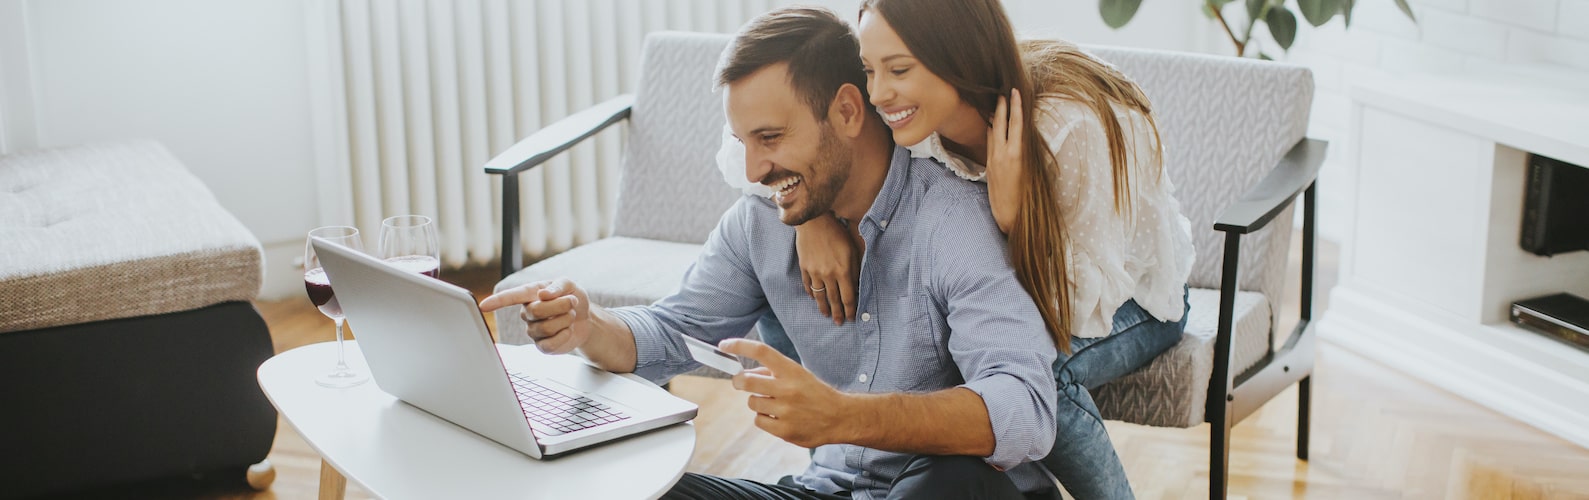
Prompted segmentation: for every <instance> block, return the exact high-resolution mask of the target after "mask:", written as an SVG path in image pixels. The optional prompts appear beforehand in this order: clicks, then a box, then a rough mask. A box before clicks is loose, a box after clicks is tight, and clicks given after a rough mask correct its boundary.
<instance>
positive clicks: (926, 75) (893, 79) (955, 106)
mask: <svg viewBox="0 0 1589 500" xmlns="http://www.w3.org/2000/svg"><path fill="white" fill-rule="evenodd" d="M859 28H860V33H859V34H860V41H861V62H862V64H863V65H864V68H865V70H866V90H867V93H869V94H870V95H871V99H872V105H874V106H877V113H878V114H879V115H882V117H883V123H885V124H887V125H888V127H889V128H890V129H892V130H893V133H894V143H896V144H899V145H902V146H910V145H914V144H916V143H919V142H921V141H923V140H926V139H927V136H929V135H932V133H933V132H935V131H939V129H940V128H941V127H942V126H943V125H944V124H945V123H946V122H948V121H949V120H950V118H952V117H955V116H956V115H957V114H960V113H963V112H964V111H966V110H962V109H960V108H962V107H964V108H967V109H968V110H970V111H971V113H975V110H974V109H970V108H971V107H970V105H969V104H967V103H965V102H964V101H962V100H960V93H959V92H958V91H956V90H955V88H954V86H953V85H950V84H949V82H946V81H944V80H943V79H942V78H939V77H938V75H935V74H933V73H932V72H931V71H928V70H927V67H926V66H924V65H922V64H921V62H920V61H918V60H917V59H916V57H915V56H914V55H913V54H911V52H910V49H909V48H907V47H906V46H905V41H904V40H901V39H900V38H899V34H898V33H896V32H894V28H893V27H892V26H889V24H888V20H886V19H883V16H882V15H880V14H878V13H877V12H876V11H871V10H869V11H866V12H864V13H862V14H861V23H860V26H859ZM973 116H974V115H973Z"/></svg>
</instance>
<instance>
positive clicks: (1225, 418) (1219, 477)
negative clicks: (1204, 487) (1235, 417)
mask: <svg viewBox="0 0 1589 500" xmlns="http://www.w3.org/2000/svg"><path fill="white" fill-rule="evenodd" d="M1227 408H1228V407H1227ZM1229 418H1230V412H1229V411H1228V410H1227V411H1225V412H1223V413H1220V414H1217V415H1214V418H1213V419H1210V420H1209V423H1210V424H1212V425H1211V426H1210V429H1209V441H1208V452H1209V453H1208V498H1210V499H1214V498H1225V497H1226V495H1227V494H1228V493H1227V492H1228V485H1227V484H1226V483H1228V482H1229V478H1230V420H1229Z"/></svg>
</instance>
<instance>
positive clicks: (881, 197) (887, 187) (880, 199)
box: [861, 146, 914, 228]
mask: <svg viewBox="0 0 1589 500" xmlns="http://www.w3.org/2000/svg"><path fill="white" fill-rule="evenodd" d="M913 157H914V155H912V154H911V152H910V150H908V149H906V148H903V147H899V146H894V156H893V157H892V158H890V160H889V162H888V177H886V178H884V179H883V188H882V189H881V190H878V192H877V199H876V200H873V201H872V208H869V209H867V210H866V215H864V216H862V217H861V220H869V221H872V223H873V224H878V227H885V228H886V227H888V223H887V222H885V221H887V220H889V219H892V218H893V217H894V210H895V209H897V208H899V200H900V198H903V197H904V196H905V186H906V185H907V184H909V183H910V166H911V164H912V163H914V162H913V161H912V160H911V159H912V158H913Z"/></svg>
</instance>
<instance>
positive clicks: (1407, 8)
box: [1396, 0, 1418, 23]
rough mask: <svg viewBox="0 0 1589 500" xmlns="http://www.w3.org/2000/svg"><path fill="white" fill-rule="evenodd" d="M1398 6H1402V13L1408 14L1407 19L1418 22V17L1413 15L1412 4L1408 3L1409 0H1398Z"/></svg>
mask: <svg viewBox="0 0 1589 500" xmlns="http://www.w3.org/2000/svg"><path fill="white" fill-rule="evenodd" d="M1396 6H1397V7H1401V13H1402V14H1406V15H1407V19H1411V20H1412V22H1415V23H1416V22H1418V18H1417V17H1415V16H1413V15H1412V6H1411V5H1407V0H1396Z"/></svg>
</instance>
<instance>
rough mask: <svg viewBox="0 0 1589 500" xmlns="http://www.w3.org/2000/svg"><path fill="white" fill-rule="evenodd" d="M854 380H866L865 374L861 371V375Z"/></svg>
mask: <svg viewBox="0 0 1589 500" xmlns="http://www.w3.org/2000/svg"><path fill="white" fill-rule="evenodd" d="M856 380H860V381H862V382H865V381H866V374H865V373H862V374H861V376H859V377H856Z"/></svg>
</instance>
